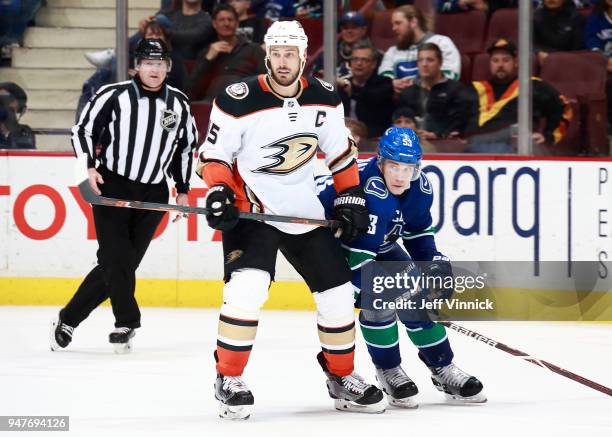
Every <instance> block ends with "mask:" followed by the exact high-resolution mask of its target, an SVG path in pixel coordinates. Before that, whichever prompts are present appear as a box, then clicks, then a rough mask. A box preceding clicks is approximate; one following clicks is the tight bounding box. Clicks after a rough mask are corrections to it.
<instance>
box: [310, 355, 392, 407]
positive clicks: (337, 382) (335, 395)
mask: <svg viewBox="0 0 612 437" xmlns="http://www.w3.org/2000/svg"><path fill="white" fill-rule="evenodd" d="M317 359H318V361H319V364H320V365H321V368H322V369H323V371H324V372H325V375H326V376H327V381H326V384H327V391H328V393H329V396H330V397H331V398H332V399H333V400H334V406H335V408H336V410H339V411H350V412H355V413H384V412H385V403H384V400H383V398H384V396H383V392H382V391H380V389H379V388H378V387H376V386H375V385H372V384H368V383H366V382H365V381H364V380H363V378H362V377H361V376H359V375H358V374H357V373H355V372H353V373H351V374H350V375H348V376H336V375H333V374H331V373H330V372H329V371H328V370H327V364H326V362H325V357H324V356H323V353H322V352H319V354H318V355H317Z"/></svg>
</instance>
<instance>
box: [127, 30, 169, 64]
mask: <svg viewBox="0 0 612 437" xmlns="http://www.w3.org/2000/svg"><path fill="white" fill-rule="evenodd" d="M134 57H135V58H136V59H135V62H134V65H135V66H138V64H140V61H142V60H143V59H153V60H159V61H166V63H167V64H168V70H167V71H170V69H171V68H172V59H170V51H169V50H168V47H167V46H166V43H165V42H163V41H162V40H161V39H144V38H143V39H141V40H140V41H138V44H137V45H136V50H135V51H134Z"/></svg>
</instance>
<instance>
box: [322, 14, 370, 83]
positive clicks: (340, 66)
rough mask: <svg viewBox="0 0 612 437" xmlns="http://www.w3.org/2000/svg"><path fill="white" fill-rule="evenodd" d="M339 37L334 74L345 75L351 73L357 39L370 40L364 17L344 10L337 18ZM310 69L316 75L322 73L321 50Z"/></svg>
mask: <svg viewBox="0 0 612 437" xmlns="http://www.w3.org/2000/svg"><path fill="white" fill-rule="evenodd" d="M338 27H339V29H340V37H339V39H338V44H337V48H338V54H337V57H336V62H337V63H336V76H338V77H346V76H349V75H350V74H351V65H350V59H351V53H352V52H353V46H354V45H355V44H356V43H357V42H359V41H365V42H370V39H369V38H368V37H367V33H368V25H367V23H366V20H365V18H364V17H363V15H362V14H361V13H359V12H355V11H351V12H346V13H345V14H343V15H342V16H341V17H340V20H338ZM312 71H313V72H315V73H317V74H318V75H321V76H322V75H323V52H321V53H320V54H319V55H318V56H317V59H316V61H315V62H314V65H313V67H312Z"/></svg>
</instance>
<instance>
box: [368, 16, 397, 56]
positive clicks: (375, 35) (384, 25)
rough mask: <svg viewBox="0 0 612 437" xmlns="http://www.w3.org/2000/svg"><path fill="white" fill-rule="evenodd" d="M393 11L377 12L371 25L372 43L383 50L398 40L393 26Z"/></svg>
mask: <svg viewBox="0 0 612 437" xmlns="http://www.w3.org/2000/svg"><path fill="white" fill-rule="evenodd" d="M391 12H392V11H390V10H385V11H378V12H376V13H375V14H374V18H373V19H372V25H371V27H370V39H371V40H372V44H374V47H376V48H377V49H379V50H382V51H386V50H387V49H388V48H389V47H391V46H392V45H394V44H395V41H396V38H395V34H394V33H393V30H392V28H391Z"/></svg>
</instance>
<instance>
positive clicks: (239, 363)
mask: <svg viewBox="0 0 612 437" xmlns="http://www.w3.org/2000/svg"><path fill="white" fill-rule="evenodd" d="M249 355H251V351H244V352H236V351H231V350H228V349H225V348H224V347H221V346H217V357H218V360H219V361H217V372H219V373H221V374H222V375H225V376H240V375H242V372H244V368H245V367H246V365H247V362H248V361H249Z"/></svg>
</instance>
